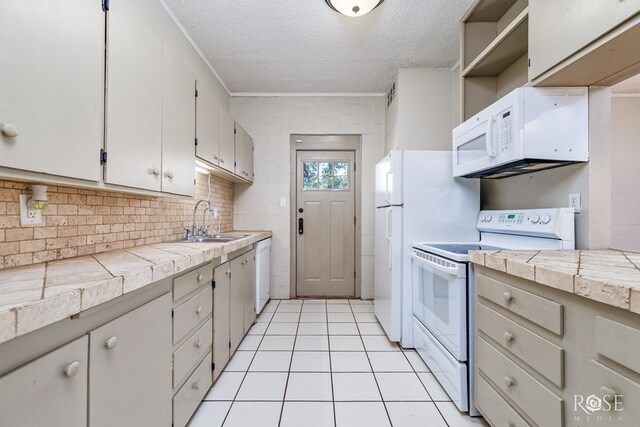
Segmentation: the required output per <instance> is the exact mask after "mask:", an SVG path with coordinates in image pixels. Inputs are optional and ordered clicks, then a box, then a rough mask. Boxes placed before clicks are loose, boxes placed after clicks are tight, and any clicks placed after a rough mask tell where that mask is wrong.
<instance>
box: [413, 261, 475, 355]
mask: <svg viewBox="0 0 640 427" xmlns="http://www.w3.org/2000/svg"><path fill="white" fill-rule="evenodd" d="M411 260H412V261H411V262H412V268H413V315H414V316H415V318H416V319H417V320H418V321H419V322H420V323H422V324H423V325H424V326H425V328H427V329H428V330H429V331H430V332H431V333H432V334H433V336H434V337H435V338H436V339H437V340H438V341H439V342H440V343H441V344H442V345H443V346H444V347H445V348H446V349H447V350H448V351H449V352H450V353H451V355H452V356H453V357H454V358H455V359H456V360H458V361H461V362H464V361H466V360H467V264H466V263H459V262H455V261H451V260H448V259H446V258H442V257H439V256H437V255H433V254H430V253H428V252H423V251H421V250H417V249H413V250H412V251H411Z"/></svg>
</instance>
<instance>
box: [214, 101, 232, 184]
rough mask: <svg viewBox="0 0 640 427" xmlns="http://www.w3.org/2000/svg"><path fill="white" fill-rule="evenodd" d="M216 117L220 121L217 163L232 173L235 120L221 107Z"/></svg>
mask: <svg viewBox="0 0 640 427" xmlns="http://www.w3.org/2000/svg"><path fill="white" fill-rule="evenodd" d="M218 111H219V112H218V117H219V123H220V133H219V135H220V150H219V153H220V154H219V156H218V157H219V159H220V160H219V161H220V163H219V165H220V167H221V168H223V169H225V170H227V171H229V172H231V173H234V172H235V170H234V165H233V163H234V161H235V138H234V134H233V132H234V126H235V122H234V120H233V117H231V114H229V113H228V112H227V111H226V110H224V109H223V108H220V109H219V110H218Z"/></svg>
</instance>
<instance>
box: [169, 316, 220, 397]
mask: <svg viewBox="0 0 640 427" xmlns="http://www.w3.org/2000/svg"><path fill="white" fill-rule="evenodd" d="M212 333H213V326H212V320H211V319H209V321H208V322H206V323H205V324H204V325H202V326H201V327H200V329H198V330H197V331H196V332H195V333H194V334H193V335H192V336H191V337H189V339H187V341H185V343H184V344H182V345H181V346H180V348H178V349H177V350H176V351H175V352H174V353H173V387H174V388H176V387H177V386H178V385H179V384H180V383H182V381H183V380H184V379H185V378H186V377H187V376H188V375H189V374H190V373H191V371H193V369H195V367H196V366H197V365H198V362H199V361H200V360H202V357H203V356H204V355H205V354H206V353H209V352H210V351H211V343H212V341H213V338H212Z"/></svg>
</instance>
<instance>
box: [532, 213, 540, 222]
mask: <svg viewBox="0 0 640 427" xmlns="http://www.w3.org/2000/svg"><path fill="white" fill-rule="evenodd" d="M539 222H540V215H533V216H532V217H531V223H532V224H537V223H539Z"/></svg>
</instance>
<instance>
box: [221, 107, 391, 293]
mask: <svg viewBox="0 0 640 427" xmlns="http://www.w3.org/2000/svg"><path fill="white" fill-rule="evenodd" d="M385 108H386V101H385V98H384V97H353V98H352V97H272V98H231V114H232V115H233V116H234V117H235V118H236V120H237V121H238V122H239V123H241V124H242V126H243V127H244V128H245V130H246V131H247V132H248V133H249V134H250V135H251V136H252V137H253V140H254V145H255V155H254V157H255V180H254V183H253V185H251V186H247V185H240V184H237V185H236V189H235V206H234V227H235V228H236V229H237V230H272V231H273V246H272V261H271V297H272V298H289V296H290V288H291V286H290V278H289V272H290V258H291V248H290V241H289V239H290V231H291V225H290V207H289V206H286V207H280V205H279V199H280V197H286V198H287V205H288V204H289V196H290V173H291V171H290V158H289V156H290V151H289V150H290V143H289V137H290V135H291V134H362V165H359V167H362V169H361V172H362V201H361V203H362V222H361V226H362V259H361V260H360V262H361V272H362V273H361V279H362V297H363V298H372V297H373V246H374V245H373V232H374V225H373V223H374V178H375V165H376V163H377V162H378V161H379V160H380V159H381V158H382V157H383V155H384V138H385V123H384V122H385Z"/></svg>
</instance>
